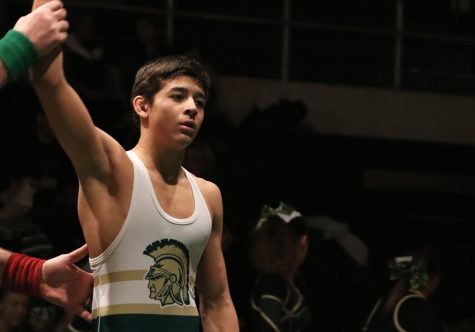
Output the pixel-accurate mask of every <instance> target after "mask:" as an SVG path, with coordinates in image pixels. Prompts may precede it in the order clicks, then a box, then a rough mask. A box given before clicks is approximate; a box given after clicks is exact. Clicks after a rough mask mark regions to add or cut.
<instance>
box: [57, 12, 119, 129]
mask: <svg viewBox="0 0 475 332" xmlns="http://www.w3.org/2000/svg"><path fill="white" fill-rule="evenodd" d="M71 17H72V18H71V33H70V35H69V38H68V41H67V42H66V45H65V47H64V68H65V72H66V75H67V76H68V79H69V80H70V82H71V85H72V86H73V87H74V88H75V89H76V91H77V92H78V94H79V95H80V96H81V98H82V100H83V101H84V103H85V104H86V106H87V107H88V109H89V111H90V112H91V114H92V116H93V118H94V121H95V123H96V124H97V125H98V127H101V128H102V129H104V130H106V131H107V132H108V133H110V134H112V135H113V134H114V133H115V130H116V127H117V123H118V122H120V121H118V119H120V118H121V117H122V116H123V115H124V109H123V104H122V102H121V99H120V98H122V95H121V92H122V89H121V87H120V86H121V80H120V75H119V71H118V69H117V68H116V67H115V66H114V65H113V64H112V62H111V61H109V59H108V57H107V55H106V53H105V51H104V47H103V45H102V43H101V40H100V38H99V37H100V31H98V29H97V24H96V18H95V16H94V15H93V14H91V13H88V12H82V11H76V12H74V13H73V14H72V15H71Z"/></svg>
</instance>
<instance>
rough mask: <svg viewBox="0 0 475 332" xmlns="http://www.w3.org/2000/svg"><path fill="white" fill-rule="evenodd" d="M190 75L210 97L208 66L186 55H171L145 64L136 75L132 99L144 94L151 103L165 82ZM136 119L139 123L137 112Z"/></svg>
mask: <svg viewBox="0 0 475 332" xmlns="http://www.w3.org/2000/svg"><path fill="white" fill-rule="evenodd" d="M180 76H188V77H190V78H191V79H193V80H194V81H195V82H196V84H198V85H199V86H200V87H201V88H202V89H203V92H204V93H205V96H206V97H207V98H208V94H209V89H210V85H211V80H210V75H209V73H208V70H207V69H206V67H205V66H204V65H203V64H201V63H200V62H198V61H197V60H195V59H193V58H190V57H187V56H184V55H170V56H164V57H160V58H157V59H155V60H152V61H149V62H147V63H146V64H145V65H143V66H142V67H141V68H140V69H139V70H138V71H137V74H136V75H135V82H134V85H133V87H132V93H131V97H130V101H131V103H132V101H133V100H134V98H135V97H136V96H142V97H144V98H145V101H146V102H147V103H149V104H151V103H152V102H153V97H154V96H155V94H156V93H157V92H159V91H160V90H161V89H162V88H163V86H164V84H165V83H166V82H167V81H169V80H172V79H174V78H177V77H180ZM133 113H134V119H135V121H136V122H137V123H139V119H138V116H137V114H136V113H135V112H133Z"/></svg>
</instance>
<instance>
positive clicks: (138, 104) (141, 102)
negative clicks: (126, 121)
mask: <svg viewBox="0 0 475 332" xmlns="http://www.w3.org/2000/svg"><path fill="white" fill-rule="evenodd" d="M132 106H133V107H134V112H135V113H136V114H137V115H138V116H139V118H141V119H146V118H148V114H149V112H148V111H149V107H148V103H147V101H146V100H145V98H144V97H143V96H135V97H134V99H133V101H132Z"/></svg>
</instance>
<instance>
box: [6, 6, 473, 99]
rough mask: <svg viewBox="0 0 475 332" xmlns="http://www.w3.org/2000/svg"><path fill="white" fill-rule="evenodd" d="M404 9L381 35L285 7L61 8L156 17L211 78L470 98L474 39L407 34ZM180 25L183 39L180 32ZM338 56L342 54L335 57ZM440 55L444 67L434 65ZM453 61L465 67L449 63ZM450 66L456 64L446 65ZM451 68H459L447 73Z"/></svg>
mask: <svg viewBox="0 0 475 332" xmlns="http://www.w3.org/2000/svg"><path fill="white" fill-rule="evenodd" d="M7 2H10V3H25V4H26V3H29V1H24V0H7ZM404 4H405V0H394V21H393V22H394V28H386V29H385V28H367V27H359V26H354V25H353V26H350V25H339V24H325V23H318V22H306V21H301V20H293V19H292V13H291V10H292V0H282V4H280V3H279V5H282V11H281V12H282V18H281V19H276V18H267V17H266V18H264V17H251V16H244V15H229V14H222V13H208V12H201V11H195V10H180V8H177V7H178V6H179V5H180V2H179V1H175V0H166V1H162V2H157V5H156V6H155V5H154V7H153V8H152V7H151V5H147V6H140V5H124V4H111V3H97V2H92V1H91V2H89V1H86V2H85V1H69V2H68V3H67V5H68V7H70V8H71V9H70V11H71V12H72V11H73V10H74V9H73V8H82V9H91V10H94V11H96V12H102V13H104V15H106V16H107V15H109V14H110V15H111V16H112V15H124V16H125V17H127V18H128V19H129V20H130V19H131V16H140V15H156V16H157V19H158V20H162V21H163V22H165V23H164V26H165V29H166V38H167V42H168V43H169V44H170V45H171V46H180V48H186V47H198V48H200V47H202V49H200V51H202V52H203V56H204V58H205V59H206V61H208V62H209V63H211V64H213V65H215V68H216V71H217V73H218V74H223V75H240V76H251V77H252V76H255V77H263V78H272V79H280V80H282V81H283V82H286V81H289V80H300V81H312V82H327V83H337V84H351V85H366V86H381V87H392V88H395V89H408V90H423V91H436V92H442V93H443V92H449V93H460V94H468V95H473V94H475V69H474V67H475V61H472V63H470V61H471V60H470V59H471V58H475V56H474V54H475V51H474V50H475V49H474V46H475V38H472V37H471V36H468V37H467V36H460V35H452V34H444V33H440V32H436V33H424V32H419V31H410V30H408V29H407V28H406V26H405V24H404V22H405V12H406V8H405V6H404ZM182 24H183V25H185V26H187V27H188V32H184V31H181V30H180V25H182ZM190 27H191V28H190ZM200 29H202V30H201V31H200ZM206 29H208V31H207V30H206ZM236 29H237V30H236ZM241 31H242V34H241V33H240V32H241ZM246 33H247V35H246ZM220 34H221V35H220ZM279 35H280V37H278V36H279ZM237 37H242V38H241V40H240V38H237ZM114 38H116V39H117V38H119V39H120V37H119V36H115V37H114V36H113V37H112V39H111V40H114ZM246 38H247V39H246ZM299 38H301V39H300V40H299ZM245 39H246V40H245ZM244 40H245V41H244ZM391 40H392V42H391ZM210 43H211V46H210V45H207V44H210ZM240 43H241V44H240ZM279 43H280V45H278V44H279ZM187 44H188V45H187ZM197 44H198V45H197ZM247 44H249V45H247ZM424 45H427V46H428V47H426V51H425V52H427V54H429V56H430V57H431V58H434V59H435V60H433V62H434V63H436V64H435V65H434V66H433V67H432V68H431V67H430V66H427V63H426V59H425V58H424V55H421V54H420V53H421V50H422V49H423V48H424ZM454 45H455V46H456V47H455V46H454ZM250 47H251V48H254V49H252V50H250V49H248V48H250ZM320 47H321V49H319V48H320ZM340 47H341V49H339V48H340ZM444 47H445V49H444ZM217 48H221V49H217ZM332 48H335V50H332ZM391 49H392V50H391ZM434 49H435V51H434ZM427 50H430V51H427ZM266 51H267V52H269V53H268V54H265V52H266ZM455 52H457V53H456V55H455V58H454V59H453V60H452V59H451V58H452V57H454V56H453V54H455ZM278 53H280V54H278ZM345 53H349V54H348V55H347V56H335V55H340V54H345ZM444 53H446V54H447V55H446V54H444ZM445 56H447V58H448V59H446V61H447V63H443V64H441V63H439V64H437V63H438V61H439V62H440V59H442V58H444V57H445ZM457 57H458V58H457ZM460 58H463V60H462V61H461V62H463V63H466V64H465V67H464V66H463V65H460V63H457V61H458V62H460V61H459V60H460ZM411 59H413V60H411ZM373 60H374V61H373ZM450 61H454V62H456V63H454V64H453V66H452V65H451V64H450V63H449V62H450ZM437 66H439V67H437ZM457 66H459V67H461V68H458V69H457V70H454V69H453V68H452V69H451V67H457ZM442 67H448V69H447V68H442Z"/></svg>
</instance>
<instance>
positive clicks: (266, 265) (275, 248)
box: [251, 202, 311, 332]
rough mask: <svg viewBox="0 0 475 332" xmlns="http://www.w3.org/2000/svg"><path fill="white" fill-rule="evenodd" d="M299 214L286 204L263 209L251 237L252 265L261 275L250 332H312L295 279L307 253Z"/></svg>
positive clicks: (259, 276)
mask: <svg viewBox="0 0 475 332" xmlns="http://www.w3.org/2000/svg"><path fill="white" fill-rule="evenodd" d="M308 245H309V243H308V234H307V228H306V226H305V222H304V220H303V218H302V215H301V214H300V212H298V211H296V210H294V209H293V208H292V207H290V206H288V205H286V204H285V203H282V202H281V203H280V204H279V206H278V207H277V208H275V209H274V208H271V207H269V206H267V205H266V206H264V208H263V209H262V213H261V217H260V220H259V222H258V224H257V226H256V229H255V231H254V233H253V234H252V244H251V262H252V265H253V267H254V269H256V271H257V272H258V276H257V279H256V281H255V284H254V288H253V292H252V296H251V305H252V309H253V312H254V314H253V317H252V321H251V331H260V332H265V331H282V332H297V331H309V330H311V314H310V309H309V307H308V306H307V305H306V304H305V299H304V297H303V295H302V293H301V292H300V290H299V289H298V288H297V286H296V285H295V283H294V282H295V278H296V276H297V274H298V272H299V269H300V266H301V265H302V263H303V262H304V260H305V257H306V254H307V250H308Z"/></svg>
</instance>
